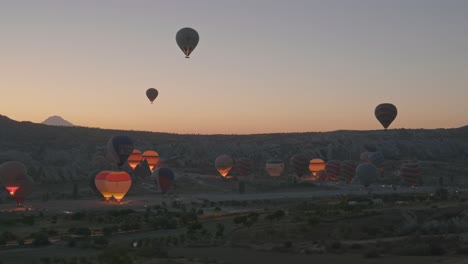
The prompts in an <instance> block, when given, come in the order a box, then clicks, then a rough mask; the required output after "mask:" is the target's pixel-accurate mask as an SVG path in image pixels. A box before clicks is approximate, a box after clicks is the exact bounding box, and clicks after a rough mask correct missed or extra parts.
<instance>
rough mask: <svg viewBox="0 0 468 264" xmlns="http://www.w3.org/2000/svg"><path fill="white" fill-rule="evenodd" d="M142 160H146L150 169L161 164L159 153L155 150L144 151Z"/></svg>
mask: <svg viewBox="0 0 468 264" xmlns="http://www.w3.org/2000/svg"><path fill="white" fill-rule="evenodd" d="M142 160H146V162H148V166H149V168H150V170H151V171H154V168H155V167H156V166H157V165H158V164H159V153H158V152H156V151H154V150H147V151H145V152H143V158H142Z"/></svg>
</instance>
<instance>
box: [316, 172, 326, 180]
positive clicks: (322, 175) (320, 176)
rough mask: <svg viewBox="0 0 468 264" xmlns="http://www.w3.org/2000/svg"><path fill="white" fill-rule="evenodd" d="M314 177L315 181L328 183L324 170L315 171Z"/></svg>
mask: <svg viewBox="0 0 468 264" xmlns="http://www.w3.org/2000/svg"><path fill="white" fill-rule="evenodd" d="M315 176H316V177H317V181H328V177H327V173H326V172H325V170H319V171H317V173H316V174H315Z"/></svg>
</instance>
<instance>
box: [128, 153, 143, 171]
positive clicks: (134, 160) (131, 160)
mask: <svg viewBox="0 0 468 264" xmlns="http://www.w3.org/2000/svg"><path fill="white" fill-rule="evenodd" d="M142 160H143V155H142V154H141V151H139V150H138V149H134V150H133V152H132V154H130V156H129V157H128V159H127V162H128V165H130V167H131V168H132V170H134V169H135V168H136V166H138V164H140V162H141V161H142Z"/></svg>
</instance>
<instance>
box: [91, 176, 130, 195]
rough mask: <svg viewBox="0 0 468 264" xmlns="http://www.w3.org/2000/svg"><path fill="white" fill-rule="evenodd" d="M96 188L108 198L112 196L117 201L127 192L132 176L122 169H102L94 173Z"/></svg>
mask: <svg viewBox="0 0 468 264" xmlns="http://www.w3.org/2000/svg"><path fill="white" fill-rule="evenodd" d="M95 182H96V188H97V189H98V190H99V191H100V192H101V194H102V196H104V198H106V200H109V199H110V197H112V196H113V197H114V198H115V200H116V201H117V202H120V201H121V200H122V198H123V197H124V196H125V195H126V194H127V192H128V191H129V190H130V187H131V186H132V178H131V177H130V175H129V174H128V173H126V172H124V171H103V172H100V173H98V174H97V175H96V179H95Z"/></svg>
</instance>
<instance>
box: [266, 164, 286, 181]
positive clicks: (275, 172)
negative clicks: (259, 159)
mask: <svg viewBox="0 0 468 264" xmlns="http://www.w3.org/2000/svg"><path fill="white" fill-rule="evenodd" d="M265 170H266V171H267V172H268V175H270V176H271V177H278V176H281V173H283V171H284V163H283V161H281V160H269V161H267V163H266V164H265Z"/></svg>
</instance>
